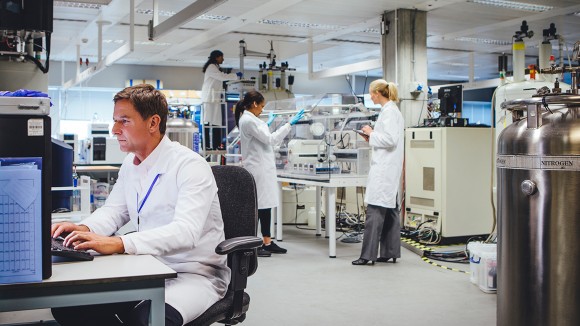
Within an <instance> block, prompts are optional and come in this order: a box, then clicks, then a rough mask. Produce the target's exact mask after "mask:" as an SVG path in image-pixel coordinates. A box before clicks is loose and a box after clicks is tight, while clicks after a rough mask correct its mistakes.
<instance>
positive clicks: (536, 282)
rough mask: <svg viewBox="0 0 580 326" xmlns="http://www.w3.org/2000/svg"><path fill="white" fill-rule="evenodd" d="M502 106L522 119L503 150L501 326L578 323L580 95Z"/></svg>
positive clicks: (505, 136) (501, 144)
mask: <svg viewBox="0 0 580 326" xmlns="http://www.w3.org/2000/svg"><path fill="white" fill-rule="evenodd" d="M502 107H504V108H506V109H508V110H511V111H512V114H513V115H514V117H515V118H517V119H518V121H517V122H515V123H513V124H512V125H510V126H508V127H507V128H506V129H504V130H503V132H502V133H501V135H500V137H499V141H498V147H497V185H498V207H497V216H498V285H497V295H498V298H497V302H498V309H497V325H499V326H508V325H509V326H519V325H526V326H533V325H538V326H540V325H542V326H544V325H559V326H567V325H578V321H579V320H580V309H578V307H580V281H578V278H579V272H580V247H579V246H578V245H577V239H578V230H580V200H579V199H578V193H579V190H580V119H579V113H580V96H578V95H562V94H559V95H558V94H555V95H549V96H544V97H535V98H531V99H526V100H515V101H509V102H504V103H503V104H502ZM523 111H527V115H526V116H524V114H523Z"/></svg>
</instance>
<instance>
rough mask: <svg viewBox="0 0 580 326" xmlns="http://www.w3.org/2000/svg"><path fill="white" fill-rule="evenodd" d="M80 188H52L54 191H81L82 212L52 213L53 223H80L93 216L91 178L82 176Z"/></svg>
mask: <svg viewBox="0 0 580 326" xmlns="http://www.w3.org/2000/svg"><path fill="white" fill-rule="evenodd" d="M79 181H80V184H79V186H78V187H72V186H71V187H52V188H51V190H52V191H71V190H80V192H81V210H80V211H74V212H68V213H52V222H53V223H56V222H64V221H68V222H79V221H81V220H82V219H84V218H85V217H88V216H89V215H91V178H90V177H88V176H85V175H82V176H80V178H79Z"/></svg>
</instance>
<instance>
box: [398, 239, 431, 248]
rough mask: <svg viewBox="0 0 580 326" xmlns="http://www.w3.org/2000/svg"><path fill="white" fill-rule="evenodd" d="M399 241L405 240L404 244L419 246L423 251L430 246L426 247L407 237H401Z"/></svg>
mask: <svg viewBox="0 0 580 326" xmlns="http://www.w3.org/2000/svg"><path fill="white" fill-rule="evenodd" d="M401 241H403V242H405V243H406V244H408V245H410V246H413V247H415V248H419V249H421V250H423V251H431V248H430V247H427V246H426V245H423V244H421V243H419V242H417V241H413V240H411V239H407V238H401Z"/></svg>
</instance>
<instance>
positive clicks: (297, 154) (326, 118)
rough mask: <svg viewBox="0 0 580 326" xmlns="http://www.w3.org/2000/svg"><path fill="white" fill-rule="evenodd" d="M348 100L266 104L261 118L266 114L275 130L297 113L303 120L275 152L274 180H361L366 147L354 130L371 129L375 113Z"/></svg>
mask: <svg viewBox="0 0 580 326" xmlns="http://www.w3.org/2000/svg"><path fill="white" fill-rule="evenodd" d="M357 101H358V99H357V98H356V97H354V96H352V95H343V94H322V95H316V96H304V97H300V98H292V99H286V100H279V101H270V102H267V103H266V106H265V107H264V111H263V112H262V115H261V116H260V117H261V118H264V120H266V119H267V118H268V116H269V114H270V112H274V114H275V116H276V118H275V119H274V122H273V123H272V126H271V128H272V129H277V128H278V127H279V125H280V124H282V123H286V122H288V121H289V119H290V118H291V117H292V116H294V115H295V114H296V113H297V112H299V111H300V110H301V109H304V112H305V116H304V118H303V119H302V120H300V121H298V123H296V124H295V125H293V126H292V131H291V132H290V134H289V135H288V136H287V138H286V139H285V140H284V142H283V143H282V144H281V145H280V146H279V147H277V148H275V154H276V167H277V168H278V169H279V173H278V174H279V175H283V176H287V177H292V176H308V177H315V178H316V179H329V178H331V177H332V175H365V176H366V174H367V173H368V170H369V167H370V147H369V145H368V142H366V141H365V140H364V138H363V137H362V136H360V135H358V134H357V133H356V132H355V130H359V129H361V128H362V127H363V126H364V125H372V124H374V121H375V120H376V117H377V113H375V112H371V111H369V110H367V109H366V108H365V107H364V105H363V104H361V103H357Z"/></svg>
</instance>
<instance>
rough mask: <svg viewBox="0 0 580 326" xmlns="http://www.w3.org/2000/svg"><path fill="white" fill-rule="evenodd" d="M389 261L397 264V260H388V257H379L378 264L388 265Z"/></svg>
mask: <svg viewBox="0 0 580 326" xmlns="http://www.w3.org/2000/svg"><path fill="white" fill-rule="evenodd" d="M389 259H392V260H393V264H394V263H396V262H397V258H386V257H379V258H377V262H379V263H388V262H389Z"/></svg>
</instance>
